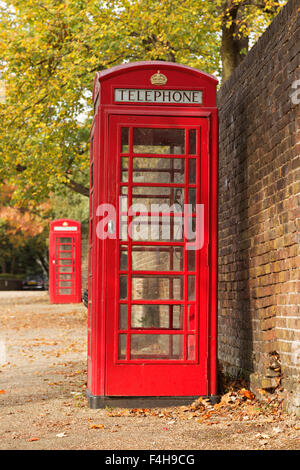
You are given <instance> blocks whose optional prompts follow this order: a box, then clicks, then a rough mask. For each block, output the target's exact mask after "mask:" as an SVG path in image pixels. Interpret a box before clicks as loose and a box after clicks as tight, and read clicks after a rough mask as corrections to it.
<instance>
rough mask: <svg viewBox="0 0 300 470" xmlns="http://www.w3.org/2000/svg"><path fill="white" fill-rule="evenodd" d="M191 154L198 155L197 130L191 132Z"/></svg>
mask: <svg viewBox="0 0 300 470" xmlns="http://www.w3.org/2000/svg"><path fill="white" fill-rule="evenodd" d="M189 154H190V155H196V129H190V130H189Z"/></svg>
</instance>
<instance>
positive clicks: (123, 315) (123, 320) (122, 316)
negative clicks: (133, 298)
mask: <svg viewBox="0 0 300 470" xmlns="http://www.w3.org/2000/svg"><path fill="white" fill-rule="evenodd" d="M119 307H120V308H119V330H126V329H127V304H120V306H119Z"/></svg>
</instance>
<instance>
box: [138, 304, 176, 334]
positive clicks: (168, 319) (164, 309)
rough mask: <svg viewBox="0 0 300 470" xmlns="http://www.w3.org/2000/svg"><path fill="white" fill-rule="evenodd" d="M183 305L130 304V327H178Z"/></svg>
mask: <svg viewBox="0 0 300 470" xmlns="http://www.w3.org/2000/svg"><path fill="white" fill-rule="evenodd" d="M182 324H183V305H156V304H151V305H132V306H131V328H171V329H180V328H182Z"/></svg>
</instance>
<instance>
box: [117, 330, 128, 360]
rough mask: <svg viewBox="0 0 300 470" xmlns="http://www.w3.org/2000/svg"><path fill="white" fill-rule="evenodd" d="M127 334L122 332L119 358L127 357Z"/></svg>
mask: <svg viewBox="0 0 300 470" xmlns="http://www.w3.org/2000/svg"><path fill="white" fill-rule="evenodd" d="M126 340H127V335H124V334H121V335H119V351H118V353H119V354H118V357H119V359H126V342H127V341H126Z"/></svg>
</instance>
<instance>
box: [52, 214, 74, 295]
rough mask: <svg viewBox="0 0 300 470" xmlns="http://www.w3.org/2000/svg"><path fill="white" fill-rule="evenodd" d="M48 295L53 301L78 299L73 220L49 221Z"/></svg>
mask: <svg viewBox="0 0 300 470" xmlns="http://www.w3.org/2000/svg"><path fill="white" fill-rule="evenodd" d="M49 298H50V302H51V303H54V304H58V303H60V304H62V303H79V302H81V226H80V222H77V221H75V220H70V219H59V220H54V221H52V222H51V223H50V235H49Z"/></svg>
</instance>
